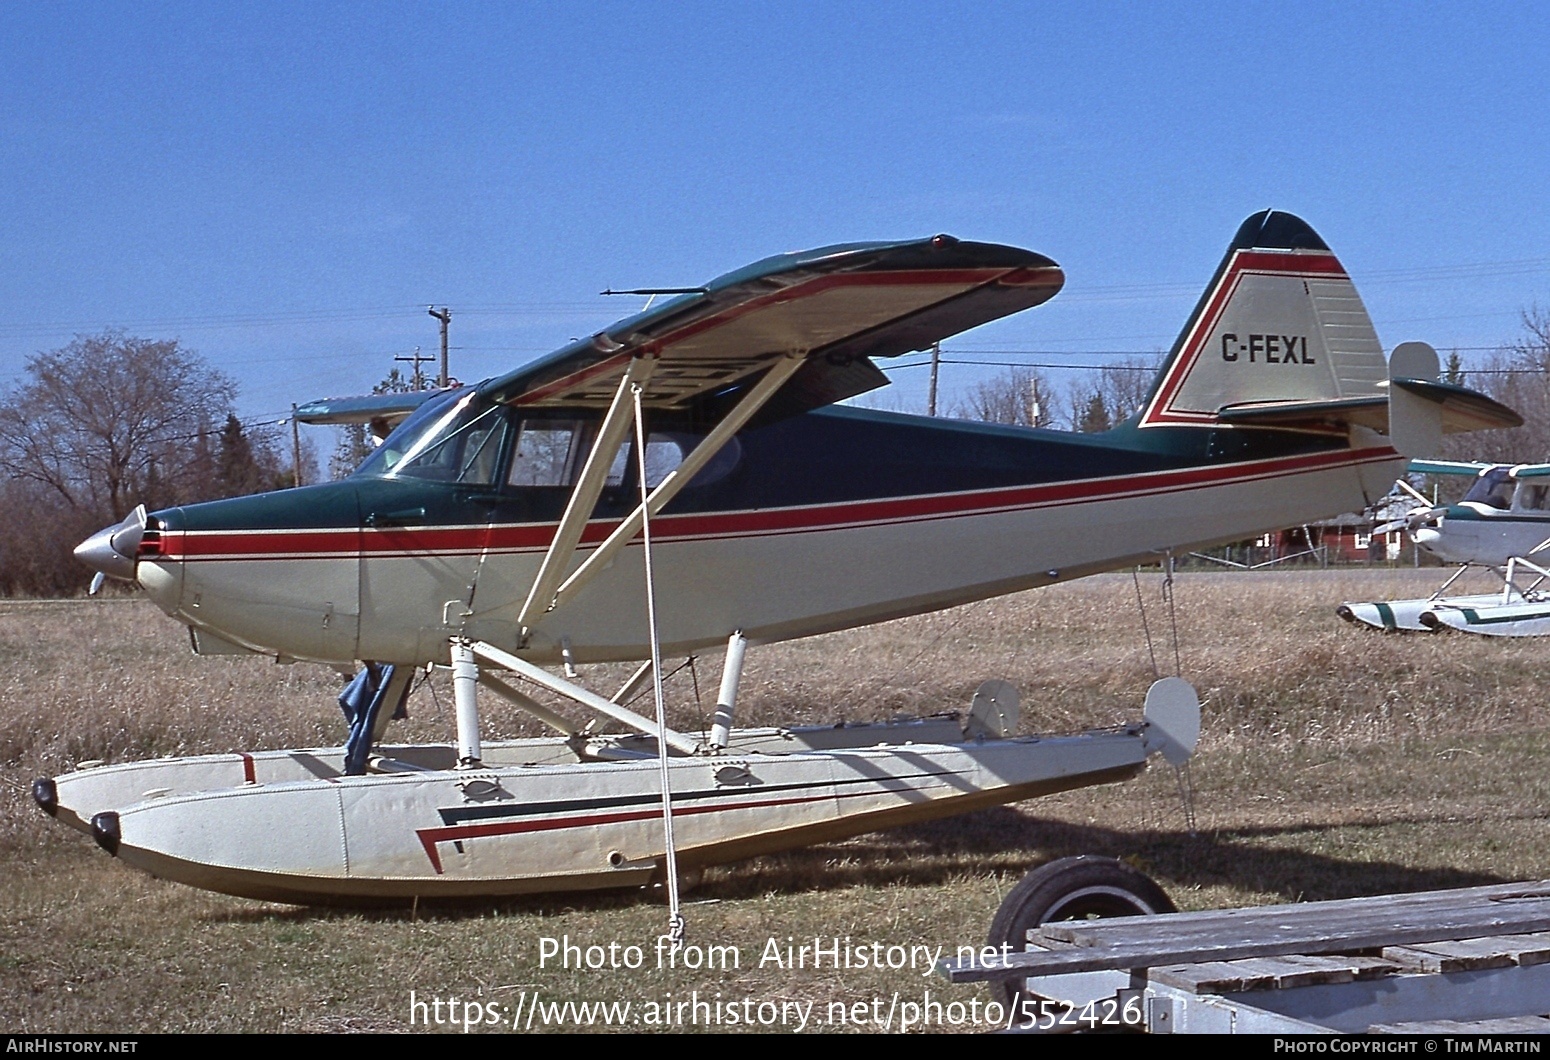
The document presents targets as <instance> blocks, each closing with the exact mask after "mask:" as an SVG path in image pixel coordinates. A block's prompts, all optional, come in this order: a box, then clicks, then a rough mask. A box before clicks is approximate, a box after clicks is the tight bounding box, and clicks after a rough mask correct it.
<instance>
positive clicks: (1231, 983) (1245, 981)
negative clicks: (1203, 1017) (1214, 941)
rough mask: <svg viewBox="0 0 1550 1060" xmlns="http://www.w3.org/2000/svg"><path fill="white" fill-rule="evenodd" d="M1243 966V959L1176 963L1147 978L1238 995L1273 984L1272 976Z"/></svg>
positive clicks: (1195, 989)
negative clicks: (1247, 970) (1252, 973)
mask: <svg viewBox="0 0 1550 1060" xmlns="http://www.w3.org/2000/svg"><path fill="white" fill-rule="evenodd" d="M1240 965H1241V962H1239V961H1206V962H1204V963H1202V964H1174V965H1168V966H1166V967H1163V968H1152V969H1150V970H1149V971H1148V972H1147V978H1148V979H1149V980H1151V981H1152V982H1154V983H1161V984H1163V985H1164V986H1171V987H1176V988H1177V989H1179V990H1188V991H1189V992H1190V993H1192V994H1236V993H1238V992H1240V991H1243V990H1256V989H1259V988H1261V987H1265V986H1269V985H1270V979H1269V977H1268V976H1260V977H1252V976H1249V975H1247V974H1246V973H1245V971H1244V969H1243V968H1242V967H1241V966H1240Z"/></svg>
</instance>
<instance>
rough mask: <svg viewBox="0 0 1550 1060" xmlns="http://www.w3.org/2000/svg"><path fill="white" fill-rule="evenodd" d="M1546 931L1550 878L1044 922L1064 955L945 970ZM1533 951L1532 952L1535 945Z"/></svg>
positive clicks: (1128, 961)
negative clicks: (1214, 909)
mask: <svg viewBox="0 0 1550 1060" xmlns="http://www.w3.org/2000/svg"><path fill="white" fill-rule="evenodd" d="M1531 932H1550V880H1541V881H1535V882H1532V883H1513V884H1495V885H1492V886H1487V887H1466V888H1460V889H1456V890H1449V891H1430V892H1421V893H1419V894H1409V895H1375V896H1371V897H1366V898H1345V899H1337V900H1335V901H1328V902H1307V903H1301V904H1295V905H1279V906H1259V907H1255V908H1249V909H1228V910H1216V911H1211V912H1203V913H1169V914H1164V915H1159V916H1144V917H1120V918H1115V919H1110V920H1086V921H1070V922H1061V923H1055V924H1045V925H1043V926H1042V927H1041V928H1040V929H1039V931H1038V932H1037V933H1036V934H1035V936H1034V940H1035V941H1038V942H1043V943H1044V944H1046V945H1049V946H1051V947H1054V946H1058V945H1059V944H1060V943H1066V944H1068V945H1069V947H1070V948H1069V949H1067V950H1065V951H1064V952H1047V953H1043V954H1042V955H1041V954H1040V953H1039V952H1029V953H1014V954H1012V955H1011V957H1010V959H1009V961H1008V962H1007V967H1005V968H997V969H989V968H983V967H978V968H971V967H962V968H960V967H958V966H956V965H955V964H946V965H944V967H943V969H942V970H943V972H944V974H946V976H947V978H948V979H950V980H952V981H953V982H982V981H985V980H989V979H1005V978H1012V977H1015V976H1019V975H1054V974H1061V973H1066V972H1079V971H1101V970H1106V969H1116V968H1131V969H1134V968H1155V967H1160V966H1164V965H1181V964H1199V963H1204V962H1212V961H1231V960H1237V959H1242V958H1247V957H1276V956H1286V955H1291V954H1299V953H1301V954H1315V955H1316V954H1330V953H1342V952H1349V951H1354V950H1364V949H1379V948H1381V947H1384V946H1410V945H1415V944H1424V943H1431V942H1441V941H1446V940H1450V939H1464V938H1480V937H1485V936H1496V935H1521V934H1527V933H1531ZM1530 948H1532V947H1530Z"/></svg>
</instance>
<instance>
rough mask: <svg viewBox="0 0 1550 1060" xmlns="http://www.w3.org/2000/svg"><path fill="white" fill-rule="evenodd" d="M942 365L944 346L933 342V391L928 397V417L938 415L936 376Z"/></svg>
mask: <svg viewBox="0 0 1550 1060" xmlns="http://www.w3.org/2000/svg"><path fill="white" fill-rule="evenodd" d="M941 364H942V344H941V343H940V342H933V343H932V344H931V390H930V392H929V393H928V394H927V395H926V415H928V416H935V415H936V374H937V370H938V368H939V367H940V366H941Z"/></svg>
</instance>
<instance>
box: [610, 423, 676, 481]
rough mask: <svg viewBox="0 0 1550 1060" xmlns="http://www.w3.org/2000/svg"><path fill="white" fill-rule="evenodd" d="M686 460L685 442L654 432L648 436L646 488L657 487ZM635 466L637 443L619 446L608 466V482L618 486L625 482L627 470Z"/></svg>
mask: <svg viewBox="0 0 1550 1060" xmlns="http://www.w3.org/2000/svg"><path fill="white" fill-rule="evenodd" d="M683 462H684V447H683V443H682V442H680V441H679V440H678V439H677V438H675V437H673V436H671V435H666V434H656V433H655V432H653V433H652V434H649V435H647V436H646V488H647V489H656V488H657V487H658V486H660V485H661V484H662V480H663V479H665V478H667V476H668V473H669V472H671V471H672V470H674V469H675V468H676V467H678V465H679V464H681V463H683ZM634 466H635V443H634V442H630V443H628V444H626V445H622V446H620V447H619V452H618V453H616V454H615V455H614V462H613V464H612V465H611V466H610V467H609V468H608V484H609V485H610V486H617V485H620V484H621V483H623V482H624V476H625V471H626V469H628V468H633V467H634Z"/></svg>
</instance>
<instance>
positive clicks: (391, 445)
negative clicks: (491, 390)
mask: <svg viewBox="0 0 1550 1060" xmlns="http://www.w3.org/2000/svg"><path fill="white" fill-rule="evenodd" d="M505 412H506V410H505V407H504V406H501V405H496V404H493V403H491V402H489V401H486V400H484V399H483V398H481V397H480V396H479V395H478V394H477V393H474V392H472V391H469V392H468V393H465V394H461V395H459V394H457V392H455V391H454V392H452V393H449V394H448V395H446V396H445V397H438V398H432V399H431V400H430V401H427V402H426V403H425V404H424V405H423V406H421V407H420V409H419V410H418V411H416V412H415V414H414V415H412V416H410V417H409V418H408V419H407V420H405V421H404V422H403V423H402V424H400V425H399V427H398V429H397V430H395V431H394V432H393V433H392V434H390V435H388V436H387V438H386V439H384V440H383V442H382V444H381V445H380V446H378V447H377V449H376V451H375V452H373V453H372V454H371V455H370V456H369V457H367V458H366V460H365V462H364V463H362V464H361V466H360V467H359V468H358V469H357V470H356V472H355V474H357V475H362V476H372V477H379V478H418V479H427V480H430V481H435V482H461V483H464V484H469V485H489V484H490V483H492V482H494V481H495V474H496V468H497V467H498V466H499V464H500V455H501V445H502V443H503V442H504V440H505V435H506V416H505Z"/></svg>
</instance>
